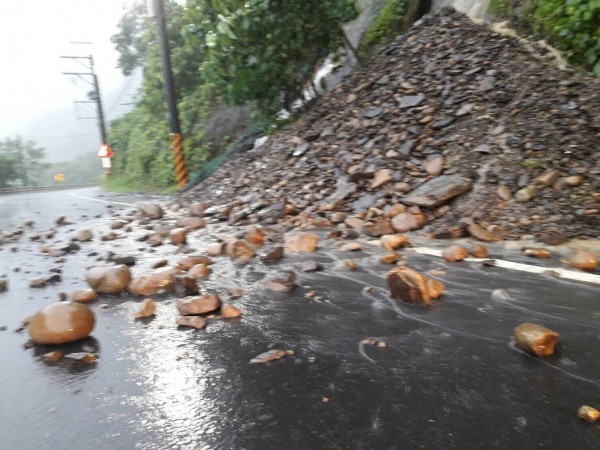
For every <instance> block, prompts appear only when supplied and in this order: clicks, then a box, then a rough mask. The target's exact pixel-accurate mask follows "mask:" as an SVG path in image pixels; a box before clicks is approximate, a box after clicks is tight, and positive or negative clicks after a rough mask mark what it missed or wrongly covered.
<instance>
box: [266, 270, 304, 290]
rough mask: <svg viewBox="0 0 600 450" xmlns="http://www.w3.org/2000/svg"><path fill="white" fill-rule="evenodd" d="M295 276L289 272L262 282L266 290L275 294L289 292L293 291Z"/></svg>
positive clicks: (283, 272)
mask: <svg viewBox="0 0 600 450" xmlns="http://www.w3.org/2000/svg"><path fill="white" fill-rule="evenodd" d="M295 281H296V274H295V273H294V272H293V271H291V270H286V271H282V272H278V273H275V274H273V275H270V276H269V277H268V278H267V279H266V280H265V282H264V286H265V288H266V289H269V290H271V291H275V292H291V291H292V290H293V289H294V286H295V284H294V282H295Z"/></svg>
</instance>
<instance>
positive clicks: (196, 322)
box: [177, 316, 208, 330]
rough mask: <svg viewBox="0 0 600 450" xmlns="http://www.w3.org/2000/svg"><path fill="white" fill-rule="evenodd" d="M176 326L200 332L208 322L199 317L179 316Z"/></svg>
mask: <svg viewBox="0 0 600 450" xmlns="http://www.w3.org/2000/svg"><path fill="white" fill-rule="evenodd" d="M177 325H180V326H182V327H191V328H195V329H196V330H202V329H204V328H206V325H208V320H206V319H205V318H204V317H200V316H181V317H178V318H177Z"/></svg>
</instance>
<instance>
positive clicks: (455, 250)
mask: <svg viewBox="0 0 600 450" xmlns="http://www.w3.org/2000/svg"><path fill="white" fill-rule="evenodd" d="M442 256H443V257H444V259H445V260H446V261H448V262H457V261H462V260H463V259H465V258H468V257H469V252H468V251H467V249H466V248H464V247H461V246H460V245H451V246H450V247H446V248H445V249H444V250H443V251H442Z"/></svg>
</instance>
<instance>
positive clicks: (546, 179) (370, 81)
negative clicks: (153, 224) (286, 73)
mask: <svg viewBox="0 0 600 450" xmlns="http://www.w3.org/2000/svg"><path fill="white" fill-rule="evenodd" d="M531 49H533V50H531ZM545 52H546V51H545V50H544V49H543V48H541V47H539V48H538V47H537V46H535V45H533V46H529V48H526V47H524V46H523V45H522V44H521V43H519V42H518V40H516V39H515V38H512V37H508V36H504V35H500V34H497V33H495V32H493V31H491V30H489V29H488V28H487V27H486V26H483V25H478V24H475V23H473V22H472V21H471V20H470V19H469V18H467V17H466V16H465V15H463V14H460V13H458V12H456V11H455V10H453V9H450V8H444V9H442V10H439V11H437V12H436V13H434V14H431V15H428V16H425V17H424V18H423V19H422V20H421V21H420V22H418V23H417V24H416V25H415V26H414V27H413V28H412V29H411V30H410V32H409V33H407V34H405V35H403V36H400V37H399V38H398V39H397V40H396V41H395V42H394V43H392V44H391V45H389V46H388V47H387V48H386V49H385V50H384V51H383V53H382V54H381V55H379V56H378V57H377V58H376V59H374V60H373V61H371V62H370V63H368V64H367V65H366V66H365V67H364V68H361V69H359V70H357V71H356V72H355V73H353V74H352V75H351V76H350V77H348V79H347V80H346V81H345V82H344V83H343V84H341V85H340V86H338V87H337V88H336V89H335V90H334V91H333V92H332V93H330V94H328V95H325V96H323V97H321V98H320V99H318V100H317V101H316V102H315V105H314V106H313V107H312V108H311V109H310V110H309V111H308V112H307V113H306V114H305V115H304V116H303V117H302V118H301V119H299V120H298V121H297V122H296V123H294V124H292V125H290V126H288V127H286V128H284V129H282V130H281V131H280V132H278V133H276V134H274V135H272V136H270V137H269V139H268V140H267V142H266V143H265V144H263V145H262V146H260V147H257V148H255V149H253V150H250V151H247V152H244V153H240V154H238V155H236V156H235V157H233V158H232V159H231V160H229V161H228V162H227V163H225V164H224V165H223V166H222V167H221V168H220V169H219V170H218V171H217V172H215V173H214V174H213V175H212V177H210V178H209V179H207V180H206V181H204V182H203V183H202V184H200V185H199V186H197V187H195V188H193V189H192V190H190V191H189V192H187V193H185V194H184V195H183V196H182V200H183V201H184V202H185V201H188V202H194V201H196V202H197V201H201V202H205V203H206V204H207V205H212V207H211V208H208V209H207V211H206V214H205V215H206V216H213V217H214V218H215V219H216V220H227V219H228V220H229V222H230V223H236V224H243V223H253V222H263V223H274V222H276V221H281V220H282V219H284V220H285V221H286V222H289V223H291V224H293V225H299V224H301V223H307V222H310V221H311V220H313V221H314V219H315V218H317V217H319V220H320V222H321V223H322V222H323V221H324V219H328V220H330V221H332V222H334V223H336V222H340V221H343V220H344V218H346V223H347V224H349V225H350V226H352V227H354V228H358V229H361V230H362V231H365V230H370V231H371V232H372V234H375V235H377V234H382V233H383V232H386V230H388V231H389V228H390V225H391V226H392V227H393V229H394V230H395V231H399V232H403V231H408V230H415V229H420V228H424V230H426V231H429V232H432V233H433V234H434V235H437V236H439V237H443V236H452V237H454V236H460V235H462V234H464V233H466V232H467V229H468V225H469V224H472V223H476V224H479V225H480V226H481V228H483V229H487V230H488V231H492V232H493V233H494V236H497V237H511V238H516V237H519V236H522V235H523V234H533V235H535V236H538V237H544V236H555V235H556V236H564V237H577V236H587V237H596V238H597V237H600V220H599V217H600V215H599V209H600V177H599V175H600V83H599V82H598V80H597V79H596V78H594V77H593V76H591V75H587V74H584V73H579V72H576V71H574V70H561V69H559V68H558V67H556V65H555V64H553V62H552V61H551V60H549V58H548V57H547V56H546V54H545ZM294 215H296V216H294ZM349 218H352V219H353V221H350V222H349V221H348V219H349ZM476 228H478V229H479V230H480V231H481V228H480V227H476ZM494 236H491V237H490V236H487V237H490V240H493V239H494Z"/></svg>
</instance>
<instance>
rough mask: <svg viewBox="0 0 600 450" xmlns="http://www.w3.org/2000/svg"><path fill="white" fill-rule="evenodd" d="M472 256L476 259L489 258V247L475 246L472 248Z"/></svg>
mask: <svg viewBox="0 0 600 450" xmlns="http://www.w3.org/2000/svg"><path fill="white" fill-rule="evenodd" d="M471 255H472V256H473V257H474V258H487V257H489V256H490V254H489V252H488V249H487V247H486V246H485V245H481V244H473V246H472V247H471Z"/></svg>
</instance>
